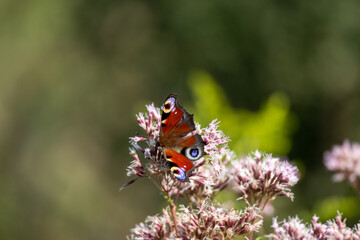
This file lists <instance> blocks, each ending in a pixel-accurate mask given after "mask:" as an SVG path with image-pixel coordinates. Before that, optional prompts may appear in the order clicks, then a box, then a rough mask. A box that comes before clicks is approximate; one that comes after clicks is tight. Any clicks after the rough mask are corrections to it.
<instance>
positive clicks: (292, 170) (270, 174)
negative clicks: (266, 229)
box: [230, 151, 299, 206]
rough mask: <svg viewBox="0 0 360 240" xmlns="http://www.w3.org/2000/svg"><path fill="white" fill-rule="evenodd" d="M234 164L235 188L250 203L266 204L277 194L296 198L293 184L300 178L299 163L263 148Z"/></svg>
mask: <svg viewBox="0 0 360 240" xmlns="http://www.w3.org/2000/svg"><path fill="white" fill-rule="evenodd" d="M231 164H232V169H231V170H230V174H231V175H232V177H233V181H232V190H234V191H235V192H237V193H238V194H240V195H242V196H243V197H244V198H247V199H248V200H249V201H250V202H253V203H255V202H257V203H258V204H259V205H261V204H263V205H264V206H265V204H266V202H267V201H268V200H270V199H273V198H275V197H277V196H287V197H289V198H291V199H293V193H292V192H291V189H290V187H292V186H294V185H295V184H296V183H297V182H298V181H299V170H298V169H297V167H296V166H293V165H291V164H290V163H288V162H287V161H280V160H279V159H278V158H273V157H272V155H271V154H261V153H260V152H259V151H256V152H255V153H253V154H252V155H250V156H248V157H246V158H242V159H238V160H235V161H232V162H231Z"/></svg>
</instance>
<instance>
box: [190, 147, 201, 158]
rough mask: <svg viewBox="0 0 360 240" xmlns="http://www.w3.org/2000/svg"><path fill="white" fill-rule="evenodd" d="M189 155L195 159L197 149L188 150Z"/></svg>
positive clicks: (197, 152) (197, 153)
mask: <svg viewBox="0 0 360 240" xmlns="http://www.w3.org/2000/svg"><path fill="white" fill-rule="evenodd" d="M190 155H191V156H192V157H197V155H199V150H198V149H197V148H192V149H191V150H190Z"/></svg>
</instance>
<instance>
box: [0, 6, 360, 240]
mask: <svg viewBox="0 0 360 240" xmlns="http://www.w3.org/2000/svg"><path fill="white" fill-rule="evenodd" d="M359 10H360V2H359V1H355V0H353V1H350V0H349V1H336V0H331V1H323V0H319V1H300V0H297V1H226V0H225V1H211V0H210V1H187V0H185V1H184V0H182V1H161V0H155V1H115V0H106V1H94V0H90V1H82V0H75V1H73V0H71V1H70V0H62V1H46V0H33V1H10V0H2V1H1V2H0V19H1V21H0V49H1V51H0V163H1V166H0V172H1V174H0V193H1V195H0V209H1V214H0V237H1V238H2V239H124V238H125V236H126V235H127V234H129V229H130V228H132V227H134V226H135V224H136V223H139V222H141V221H143V220H144V219H145V217H146V216H147V215H154V214H156V213H159V212H160V209H161V208H162V207H163V206H165V205H166V203H165V201H164V199H163V198H162V196H161V195H160V193H159V191H158V190H157V189H156V188H155V187H154V186H153V185H152V184H151V183H150V182H148V181H146V180H140V181H138V182H136V183H135V184H134V185H132V186H130V187H129V188H127V189H125V190H124V191H122V192H118V189H119V187H120V186H121V185H122V184H123V183H125V182H126V181H128V180H130V178H127V177H126V171H125V169H126V166H127V165H128V163H129V162H130V161H131V157H130V156H129V155H128V147H129V143H128V141H129V139H128V138H129V137H130V136H134V135H135V134H136V132H137V131H139V132H141V129H140V128H139V127H138V125H137V122H136V118H135V114H136V113H138V112H139V111H145V104H150V103H151V102H154V103H155V104H156V105H157V106H160V105H161V104H162V102H163V100H164V99H165V98H166V96H167V95H168V94H169V93H170V92H177V93H179V94H180V101H181V103H182V104H183V105H184V106H185V107H186V108H187V109H188V110H189V111H190V112H192V113H195V120H196V121H198V122H200V123H201V124H203V126H205V125H206V124H208V123H209V122H210V121H211V120H212V119H213V118H218V119H219V120H221V121H222V123H221V124H220V127H221V128H222V129H223V130H224V131H225V133H226V134H228V135H229V136H230V137H231V139H232V142H231V145H230V146H231V147H232V148H233V149H234V150H235V151H236V152H237V153H239V154H247V153H249V152H250V151H254V150H255V149H256V148H259V149H260V150H262V151H268V152H272V153H274V154H275V155H277V156H288V157H289V159H291V160H292V161H294V162H295V163H296V164H297V166H299V168H300V170H301V172H302V179H301V180H300V182H299V183H298V185H297V186H296V187H295V188H294V192H295V200H294V202H291V201H290V200H289V199H279V201H278V200H277V201H276V202H275V213H274V215H278V216H280V218H282V217H285V216H288V215H292V216H294V215H296V214H297V215H299V217H301V218H304V219H305V220H306V221H309V220H310V219H311V216H312V214H314V213H316V214H317V215H318V216H320V217H321V218H320V220H321V221H325V220H326V219H328V218H330V217H333V216H335V215H336V210H340V211H341V212H343V213H344V216H345V217H347V218H348V223H350V224H353V223H355V222H357V221H358V220H359V217H360V207H359V206H360V201H359V198H358V197H357V196H356V195H355V193H354V192H353V191H352V189H351V188H350V186H349V185H348V184H347V183H333V182H331V173H329V172H327V171H326V170H325V168H324V166H323V163H322V159H323V152H324V151H325V150H327V149H330V148H331V146H332V145H333V144H340V143H342V141H343V140H344V139H345V138H348V139H350V140H352V141H360V114H359V113H360V72H359V69H360V68H359V67H360V14H359ZM265 225H267V226H268V225H269V222H268V220H267V221H265Z"/></svg>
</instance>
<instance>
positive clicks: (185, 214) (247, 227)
mask: <svg viewBox="0 0 360 240" xmlns="http://www.w3.org/2000/svg"><path fill="white" fill-rule="evenodd" d="M176 219H177V223H178V232H176V231H175V226H174V224H173V222H172V220H171V217H170V213H169V209H167V210H163V215H162V216H153V217H147V219H146V220H145V223H140V224H138V225H136V227H135V228H133V229H132V230H131V233H132V234H131V235H130V236H129V237H128V239H233V238H234V237H235V236H237V235H240V234H246V233H248V232H250V231H257V230H258V229H259V228H260V226H261V225H262V220H258V219H261V216H260V215H259V210H258V209H257V208H256V207H248V208H246V209H245V210H244V211H236V210H226V209H224V208H222V207H219V206H215V205H214V204H211V203H208V202H207V201H206V202H204V203H203V204H202V205H201V206H200V207H199V208H198V209H196V210H190V209H189V208H186V207H184V206H182V207H181V209H180V211H178V212H177V213H176ZM256 220H257V221H256Z"/></svg>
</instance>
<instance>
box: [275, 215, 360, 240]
mask: <svg viewBox="0 0 360 240" xmlns="http://www.w3.org/2000/svg"><path fill="white" fill-rule="evenodd" d="M318 220H319V218H318V217H317V216H314V217H313V221H312V224H311V225H310V226H309V225H306V224H304V223H303V222H302V221H301V220H300V219H299V218H298V217H295V218H289V219H288V220H287V221H286V220H283V221H282V222H280V224H281V225H279V222H278V221H277V219H276V218H274V219H273V224H272V226H271V227H272V228H273V229H274V233H272V234H270V235H268V237H269V239H275V240H278V239H294V240H310V239H311V240H312V239H320V240H325V239H354V240H356V239H360V223H359V224H357V226H355V227H354V228H349V227H347V226H346V219H344V220H342V218H341V214H339V213H338V215H337V216H336V218H335V219H334V220H330V221H327V222H326V224H323V223H320V222H318Z"/></svg>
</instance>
